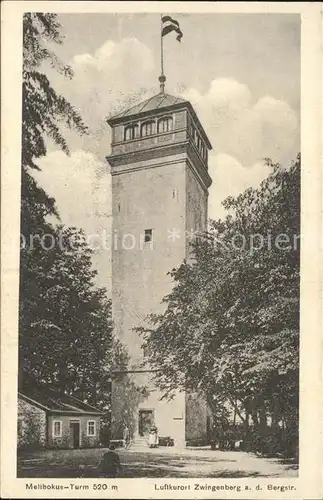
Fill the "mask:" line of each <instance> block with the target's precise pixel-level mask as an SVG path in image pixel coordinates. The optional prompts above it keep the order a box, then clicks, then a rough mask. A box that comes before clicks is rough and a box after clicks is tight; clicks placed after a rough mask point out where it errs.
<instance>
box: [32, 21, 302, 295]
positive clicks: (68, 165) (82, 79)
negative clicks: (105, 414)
mask: <svg viewBox="0 0 323 500" xmlns="http://www.w3.org/2000/svg"><path fill="white" fill-rule="evenodd" d="M172 16H173V17H174V18H175V19H176V20H177V21H178V22H179V23H180V27H181V30H182V32H183V38H182V41H181V43H178V42H177V41H176V37H175V36H174V33H170V34H169V35H167V36H166V37H165V38H164V69H165V74H166V77H167V81H166V92H168V93H170V94H173V95H178V96H180V97H182V98H185V99H188V100H190V101H191V103H192V105H193V107H194V108H195V110H196V112H197V114H198V116H199V118H200V120H201V122H202V124H203V127H204V129H205V131H206V133H207V135H208V137H209V139H210V141H211V143H212V145H213V150H212V152H211V154H210V156H209V173H210V175H211V177H212V179H213V184H212V186H211V188H210V196H209V216H210V217H211V218H221V217H223V216H224V215H225V210H224V208H223V206H222V204H221V202H222V200H224V199H225V198H226V197H227V196H229V195H237V194H239V193H240V192H241V191H243V190H244V189H246V188H247V187H249V186H253V187H257V186H258V185H259V183H260V182H261V180H263V179H264V178H265V177H266V176H267V174H268V167H266V166H265V165H264V162H263V159H264V158H265V157H270V158H271V159H272V160H273V161H274V162H280V163H281V164H282V165H283V166H287V165H289V164H290V163H291V162H292V161H293V160H294V159H295V157H296V154H297V153H298V151H299V150H300V138H299V129H300V124H299V120H300V16H299V15H297V14H222V13H221V14H217V13H215V14H183V13H178V14H176V15H175V14H172ZM58 20H59V21H60V23H61V26H62V34H63V35H64V37H65V39H64V43H63V44H62V45H60V46H55V47H53V48H54V50H55V52H56V54H57V55H58V57H59V58H60V59H61V60H62V61H64V62H65V63H68V64H70V65H71V66H72V68H73V70H74V78H73V79H72V80H67V79H65V78H63V77H62V76H61V75H58V74H57V73H55V72H54V71H53V70H50V69H48V68H47V69H46V71H47V73H48V75H49V77H50V81H51V83H52V85H53V86H54V88H55V89H56V90H57V91H59V92H61V93H62V94H63V95H64V96H65V97H66V98H67V99H68V100H69V101H70V102H71V103H72V104H73V105H74V106H75V107H76V108H77V109H78V110H79V112H80V114H81V116H82V118H83V120H84V121H85V123H86V124H87V125H88V126H89V135H88V136H87V137H82V138H80V137H78V136H77V135H75V134H74V133H72V132H70V131H68V130H66V131H65V134H66V136H67V139H68V143H69V147H70V151H71V154H70V156H68V157H67V156H66V155H65V154H64V153H62V152H61V151H59V150H56V149H55V148H54V147H53V146H52V145H49V150H48V153H47V156H46V157H44V158H42V159H41V160H40V161H39V166H40V167H41V172H40V173H38V174H36V175H37V180H38V181H39V182H40V184H41V185H42V186H43V187H44V189H46V191H47V192H48V193H49V194H50V195H52V196H54V197H55V198H56V200H57V206H58V210H59V212H60V214H61V219H62V222H63V223H65V224H67V225H74V226H77V227H82V228H83V229H84V230H85V231H86V233H87V234H96V233H99V232H102V231H103V230H105V231H109V230H110V228H111V183H110V172H109V166H108V164H107V162H106V160H105V157H106V156H107V155H108V154H109V152H110V130H109V126H108V125H107V123H106V118H107V117H108V116H111V115H113V114H116V113H117V112H119V111H120V110H122V109H124V108H127V107H129V106H130V105H133V104H135V103H137V102H140V101H141V100H144V99H145V98H147V97H149V96H151V95H154V94H156V93H158V92H159V84H158V76H159V74H160V16H159V15H158V14H151V13H149V14H60V15H58ZM109 260H110V259H109V252H108V251H100V252H97V253H96V256H95V262H94V266H95V267H97V269H98V270H99V276H98V280H99V282H100V283H101V284H104V285H106V284H107V283H108V282H109V279H110V278H109V277H110V274H109V273H110V267H109V265H108V264H107V262H109Z"/></svg>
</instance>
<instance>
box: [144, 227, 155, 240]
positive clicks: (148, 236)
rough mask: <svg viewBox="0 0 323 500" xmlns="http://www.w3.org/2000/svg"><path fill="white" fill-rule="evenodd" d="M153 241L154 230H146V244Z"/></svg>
mask: <svg viewBox="0 0 323 500" xmlns="http://www.w3.org/2000/svg"><path fill="white" fill-rule="evenodd" d="M152 239H153V230H152V229H145V239H144V241H145V243H149V242H150V241H152Z"/></svg>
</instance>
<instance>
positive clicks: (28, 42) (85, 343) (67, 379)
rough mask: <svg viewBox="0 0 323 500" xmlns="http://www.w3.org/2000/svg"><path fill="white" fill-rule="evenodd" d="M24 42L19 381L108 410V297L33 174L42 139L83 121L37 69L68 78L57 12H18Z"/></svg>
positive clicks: (56, 138)
mask: <svg viewBox="0 0 323 500" xmlns="http://www.w3.org/2000/svg"><path fill="white" fill-rule="evenodd" d="M23 41H24V54H23V55H24V59H23V60H24V63H23V89H22V92H23V110H22V190H21V234H22V237H21V238H22V241H21V243H22V247H21V256H20V305H19V306H20V307H19V362H20V381H19V383H20V385H22V384H23V382H26V381H27V382H29V381H30V380H34V379H36V380H37V381H38V382H42V383H49V384H51V385H54V386H56V387H57V388H58V389H59V390H62V391H65V390H66V391H69V392H76V393H78V394H79V396H80V397H82V399H85V400H87V401H88V402H90V403H92V404H97V405H99V406H100V407H101V408H102V409H106V408H107V409H109V404H110V389H111V387H110V368H111V364H112V359H113V356H114V353H113V349H112V340H113V339H112V320H111V302H110V300H108V298H107V297H106V292H105V290H104V289H101V288H98V287H96V286H95V284H94V278H95V274H96V273H95V272H94V271H93V270H92V267H91V255H92V252H91V250H90V249H89V247H88V246H87V245H86V243H85V240H84V235H83V233H82V231H80V230H78V229H76V228H65V227H63V226H57V225H53V224H51V223H50V222H49V217H48V216H53V215H56V216H57V217H58V212H57V209H56V206H55V200H54V199H53V198H51V197H49V196H48V195H47V193H46V192H45V191H44V190H43V189H42V188H41V187H40V186H39V185H38V184H37V182H36V181H35V179H34V177H33V169H37V168H38V167H37V165H36V161H35V160H37V158H40V157H42V156H44V155H46V152H47V144H46V141H47V140H48V139H51V140H52V141H53V142H54V143H55V145H56V146H58V147H60V148H61V149H62V150H63V151H65V152H66V153H67V154H68V152H69V150H68V145H67V143H66V140H65V138H64V127H70V128H73V129H74V130H75V131H76V132H78V133H79V134H84V133H86V132H87V128H86V127H85V125H84V124H83V122H82V119H81V117H80V116H79V114H78V113H77V111H76V110H75V109H74V107H73V106H72V105H71V104H70V103H69V102H68V101H67V100H66V99H65V98H64V97H63V96H61V95H59V94H57V93H56V91H55V90H54V88H53V87H52V86H51V84H50V81H49V79H48V77H47V76H46V75H45V73H43V72H42V67H43V65H44V64H45V63H46V64H50V65H51V66H52V67H53V68H55V69H56V70H58V71H59V72H61V73H62V74H64V75H65V76H66V77H68V78H71V77H72V71H71V68H69V67H66V66H64V65H63V64H62V63H61V62H60V61H59V60H58V58H57V57H56V55H55V53H54V52H53V51H52V49H51V46H52V45H53V44H61V43H62V37H61V35H60V25H59V23H58V21H57V17H56V15H55V14H42V13H27V14H25V15H24V18H23Z"/></svg>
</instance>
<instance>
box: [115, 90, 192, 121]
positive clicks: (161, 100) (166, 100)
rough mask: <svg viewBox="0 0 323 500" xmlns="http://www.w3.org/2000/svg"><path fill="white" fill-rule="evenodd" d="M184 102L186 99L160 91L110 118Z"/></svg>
mask: <svg viewBox="0 0 323 500" xmlns="http://www.w3.org/2000/svg"><path fill="white" fill-rule="evenodd" d="M186 102H188V101H185V100H184V99H181V98H180V97H174V96H172V95H170V94H165V92H160V93H159V94H157V95H154V96H152V97H149V99H146V100H145V101H143V102H140V103H139V104H136V105H135V106H132V107H131V108H129V109H126V110H124V111H122V112H121V113H119V114H117V115H115V116H113V117H112V119H115V118H122V117H126V116H132V115H137V114H139V113H145V112H146V111H151V110H153V109H161V108H168V107H169V106H173V105H174V104H180V103H181V104H183V103H186Z"/></svg>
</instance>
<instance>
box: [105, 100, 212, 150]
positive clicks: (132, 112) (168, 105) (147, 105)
mask: <svg viewBox="0 0 323 500" xmlns="http://www.w3.org/2000/svg"><path fill="white" fill-rule="evenodd" d="M174 106H175V107H176V108H181V107H182V106H185V107H186V108H188V109H189V111H190V113H191V115H192V117H193V119H194V121H195V123H196V125H197V127H198V129H199V131H200V132H201V134H202V136H203V137H204V140H205V142H206V144H207V147H208V148H209V149H212V145H211V143H210V141H209V138H208V136H207V135H206V133H205V130H204V128H203V126H202V124H201V122H200V120H199V119H198V116H197V114H196V113H195V111H194V108H193V106H192V104H191V103H190V102H189V101H186V100H184V99H182V98H181V97H175V96H172V95H170V94H166V93H165V92H159V94H156V95H154V96H152V97H150V98H149V99H146V100H145V101H143V102H140V103H139V104H136V105H135V106H132V107H131V108H128V109H125V110H124V111H122V112H121V113H119V114H117V115H114V116H112V117H111V118H109V119H108V120H107V122H108V123H109V125H111V126H113V125H115V124H117V123H122V122H123V121H124V120H126V119H127V118H129V117H135V116H136V117H137V116H138V115H147V116H150V115H151V114H153V112H154V111H156V110H157V111H158V110H162V109H164V110H165V111H166V110H167V111H168V110H169V111H171V110H172V109H174Z"/></svg>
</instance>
